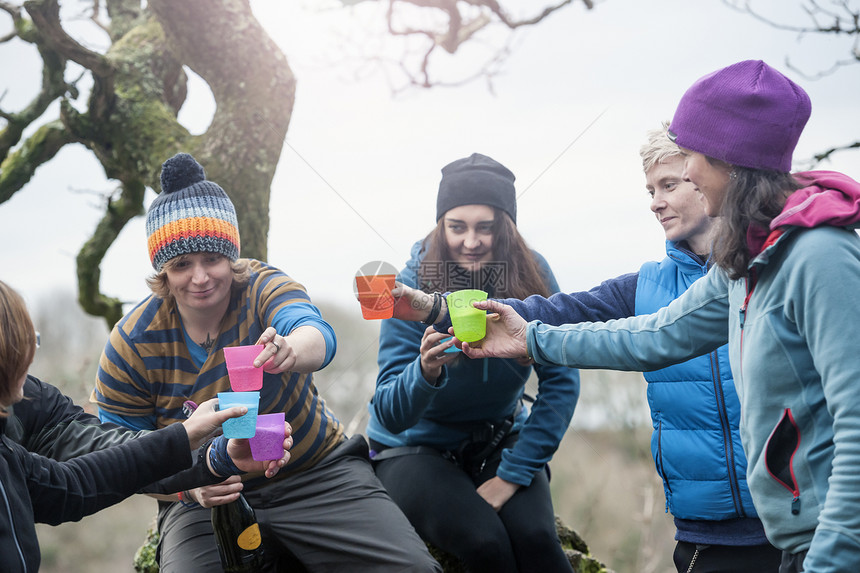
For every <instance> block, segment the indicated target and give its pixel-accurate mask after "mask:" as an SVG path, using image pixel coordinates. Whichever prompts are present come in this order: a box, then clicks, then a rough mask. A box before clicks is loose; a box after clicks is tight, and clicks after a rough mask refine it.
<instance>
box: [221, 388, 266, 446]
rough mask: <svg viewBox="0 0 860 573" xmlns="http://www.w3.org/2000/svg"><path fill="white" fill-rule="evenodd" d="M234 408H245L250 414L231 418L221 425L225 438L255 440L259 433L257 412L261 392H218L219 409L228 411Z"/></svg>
mask: <svg viewBox="0 0 860 573" xmlns="http://www.w3.org/2000/svg"><path fill="white" fill-rule="evenodd" d="M233 406H245V407H246V408H248V413H247V414H245V415H244V416H239V417H238V418H230V419H229V420H225V421H224V423H223V424H221V430H223V432H224V437H225V438H253V437H254V434H255V433H256V432H257V412H258V411H259V407H260V393H259V392H218V408H219V409H221V410H226V409H227V408H232V407H233Z"/></svg>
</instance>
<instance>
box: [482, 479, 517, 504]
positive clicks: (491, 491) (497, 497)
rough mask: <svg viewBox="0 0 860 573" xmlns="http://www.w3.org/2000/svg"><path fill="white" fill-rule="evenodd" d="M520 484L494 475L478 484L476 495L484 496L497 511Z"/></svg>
mask: <svg viewBox="0 0 860 573" xmlns="http://www.w3.org/2000/svg"><path fill="white" fill-rule="evenodd" d="M518 489H520V485H519V484H516V483H511V482H509V481H505V480H503V479H502V478H500V477H499V476H494V477H491V478H490V479H488V480H487V481H485V482H484V483H482V484H481V485H480V486H478V495H480V496H481V497H482V498H484V501H486V502H487V503H489V504H490V505H491V506H492V508H493V509H494V510H496V511H497V512H498V511H499V510H501V509H502V506H503V505H505V504H506V503H507V502H508V500H509V499H511V497H512V496H513V495H514V494H515V493H517V490H518Z"/></svg>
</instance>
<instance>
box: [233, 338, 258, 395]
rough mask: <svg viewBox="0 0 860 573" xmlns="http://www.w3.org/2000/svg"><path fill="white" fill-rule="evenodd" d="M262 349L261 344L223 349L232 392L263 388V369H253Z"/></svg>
mask: <svg viewBox="0 0 860 573" xmlns="http://www.w3.org/2000/svg"><path fill="white" fill-rule="evenodd" d="M264 348H265V346H263V345H262V344H252V345H249V346H227V347H225V348H224V360H225V361H226V362H227V374H228V375H229V376H230V388H232V389H233V391H235V392H247V391H249V390H259V389H260V388H262V387H263V368H262V367H260V368H254V359H255V358H256V357H257V356H259V355H260V353H261V352H262V351H263V349H264Z"/></svg>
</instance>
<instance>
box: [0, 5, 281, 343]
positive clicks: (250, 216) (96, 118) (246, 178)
mask: <svg viewBox="0 0 860 573" xmlns="http://www.w3.org/2000/svg"><path fill="white" fill-rule="evenodd" d="M104 6H105V7H106V9H107V19H106V20H105V21H104V22H101V26H102V27H103V28H104V30H105V31H106V32H107V34H108V37H109V39H110V42H111V43H110V47H109V48H108V49H107V50H106V51H105V52H104V53H98V52H94V51H92V50H90V49H88V48H85V47H84V46H82V45H81V44H80V43H78V42H77V41H76V40H75V39H73V38H72V37H71V36H69V35H68V34H67V33H66V31H65V30H64V29H63V24H62V22H61V20H60V5H59V2H58V0H29V1H27V2H25V3H24V5H23V7H24V9H25V10H26V13H27V14H28V15H29V17H30V19H29V20H28V19H26V17H25V16H24V14H23V12H20V11H15V10H13V7H12V6H10V5H8V4H5V3H3V5H2V6H0V7H2V8H3V9H4V10H6V11H7V12H8V13H10V14H11V15H13V20H14V22H15V30H16V34H17V36H18V37H19V38H21V39H24V40H25V41H29V42H31V43H33V44H34V45H36V46H37V48H38V49H39V53H40V54H41V55H42V59H43V64H44V65H43V70H44V72H43V83H42V90H41V92H40V94H39V97H38V98H36V99H35V100H34V102H33V103H32V104H31V105H30V106H29V107H28V108H27V109H26V110H24V111H22V112H21V113H18V114H3V115H4V118H5V119H6V120H7V122H6V123H7V125H6V127H5V128H4V129H3V130H2V131H0V159H2V164H0V202H2V201H5V200H6V199H8V198H9V197H11V196H12V195H13V194H14V193H15V192H16V191H18V190H19V189H21V188H22V187H23V186H24V185H26V183H27V182H29V180H30V178H31V176H32V175H33V173H34V172H35V170H36V168H37V167H38V166H39V165H42V164H43V163H45V162H47V161H49V160H50V159H52V158H53V157H54V155H55V154H56V153H57V152H58V151H59V150H60V149H61V148H62V146H63V145H66V144H68V143H81V144H83V145H85V146H86V147H87V148H88V149H90V150H91V151H92V152H93V153H94V154H95V156H96V157H97V158H98V160H99V161H100V162H101V164H102V166H103V167H104V171H105V174H106V175H107V177H109V178H111V179H115V180H116V181H118V182H119V185H118V189H117V191H116V192H115V193H114V194H113V196H112V197H110V198H109V199H108V200H107V201H106V206H105V212H104V215H103V217H102V219H101V221H100V222H99V223H98V225H97V227H96V229H95V230H94V232H93V234H92V236H91V237H90V239H89V240H88V241H87V242H86V243H85V244H84V245H83V247H82V248H81V250H80V252H79V253H78V256H77V275H78V300H79V302H80V304H81V306H82V307H83V308H84V310H86V311H87V312H88V313H90V314H93V315H95V316H101V317H104V318H105V320H106V321H107V323H108V325H110V326H112V325H113V324H114V323H115V322H116V321H117V320H119V318H120V317H121V316H122V310H123V309H122V304H121V301H119V300H118V299H116V298H111V297H107V296H105V295H103V294H102V293H101V290H100V288H99V284H100V276H101V262H102V260H103V259H104V257H105V255H106V253H107V251H108V249H109V248H110V246H111V245H112V244H113V242H114V241H115V240H116V238H117V237H118V236H119V233H120V231H122V229H123V228H124V227H125V225H126V223H128V221H129V220H131V219H132V218H133V217H136V216H139V215H141V214H143V212H144V205H143V199H144V193H145V191H146V188H147V187H150V188H152V189H155V190H156V191H158V190H159V180H158V177H159V172H160V167H161V163H162V162H163V161H164V160H165V159H167V158H168V157H170V156H172V155H173V154H175V153H177V152H179V151H186V152H188V153H191V154H192V155H194V156H195V157H196V158H197V159H198V161H199V162H200V163H201V164H202V165H203V166H204V167H205V168H206V171H207V176H208V177H209V178H210V179H212V180H213V181H217V182H218V183H219V184H220V185H221V186H222V187H223V188H224V189H225V190H226V191H227V193H228V194H230V195H231V198H232V199H233V201H234V202H235V203H237V204H238V205H241V208H239V209H238V217H239V227H240V228H241V229H242V253H243V255H244V256H250V257H256V258H265V257H266V239H267V236H268V230H269V194H270V188H271V183H272V178H273V177H274V174H275V168H276V166H277V164H278V160H279V158H280V154H281V148H282V145H283V141H284V138H285V137H286V133H287V127H288V125H289V122H290V116H291V114H292V109H293V103H294V97H295V78H294V76H293V73H292V70H291V69H290V66H289V65H288V63H287V59H286V57H285V56H284V55H283V53H282V52H281V51H280V50H279V49H278V47H277V46H276V45H275V43H274V42H273V41H272V39H271V38H270V37H269V36H268V35H267V34H266V32H265V31H264V30H263V28H262V27H261V26H260V24H259V22H258V21H257V20H256V19H255V18H254V16H253V14H252V13H251V8H250V5H249V3H248V1H247V0H183V2H170V1H168V0H150V1H149V2H148V4H147V7H146V8H142V7H141V2H139V1H132V0H107V1H106V2H105V3H104ZM94 16H96V17H97V16H98V15H97V14H94ZM68 61H73V62H75V63H77V64H79V65H81V66H83V67H84V68H85V69H86V70H87V71H88V73H89V74H90V76H91V77H92V80H93V86H92V90H91V92H90V95H89V99H88V101H87V105H86V109H85V110H83V111H78V110H76V109H75V108H74V107H73V106H72V105H71V102H70V99H72V98H74V97H77V91H76V89H75V86H74V85H73V84H69V83H67V82H66V81H65V80H64V79H63V71H64V69H65V65H66V63H67V62H68ZM183 66H187V67H188V68H190V69H191V70H193V71H194V72H195V73H197V74H198V75H200V76H201V77H202V78H203V79H204V80H205V81H206V82H207V83H208V84H209V87H210V88H211V90H212V93H213V95H214V98H215V102H216V105H217V108H216V111H215V115H214V118H213V120H212V123H211V125H210V127H209V129H208V130H207V131H206V133H203V134H201V135H197V136H194V135H191V134H190V133H189V132H188V130H187V129H186V128H185V127H183V126H182V125H181V124H180V123H179V121H178V120H177V114H178V113H179V109H180V108H181V106H182V104H183V102H184V101H185V98H186V94H187V89H186V81H187V78H186V75H185V72H184V71H183ZM56 99H60V117H59V119H58V120H56V121H53V122H50V123H48V124H46V125H44V126H42V127H41V128H40V129H38V130H37V131H36V132H35V133H34V135H33V136H31V137H30V138H28V139H27V140H26V141H25V142H24V143H23V144H22V145H20V146H18V147H17V148H16V149H14V151H12V149H13V147H14V146H16V145H17V144H18V143H19V142H20V139H21V137H22V134H23V132H24V129H25V128H26V127H27V126H28V125H29V124H30V123H31V122H32V121H34V120H35V119H36V118H38V117H39V116H40V115H41V114H42V113H43V112H44V111H45V110H46V109H47V107H48V105H49V104H50V103H51V102H52V101H54V100H56ZM141 241H144V238H143V237H141Z"/></svg>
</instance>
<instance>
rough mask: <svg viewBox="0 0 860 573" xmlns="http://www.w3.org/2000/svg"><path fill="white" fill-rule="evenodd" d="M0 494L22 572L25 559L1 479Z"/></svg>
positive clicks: (25, 567)
mask: <svg viewBox="0 0 860 573" xmlns="http://www.w3.org/2000/svg"><path fill="white" fill-rule="evenodd" d="M0 494H3V501H4V502H5V504H6V515H7V516H8V517H9V529H10V531H11V532H12V540H13V541H14V542H15V549H17V550H18V557H19V558H20V559H21V567H22V570H23V571H24V573H27V561H26V560H25V559H24V551H23V550H22V549H21V543H20V542H19V541H18V534H17V533H16V529H17V528H16V527H15V520H14V519H12V506H11V505H10V502H9V497H8V496H7V495H6V488H5V487H3V481H2V480H0Z"/></svg>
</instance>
